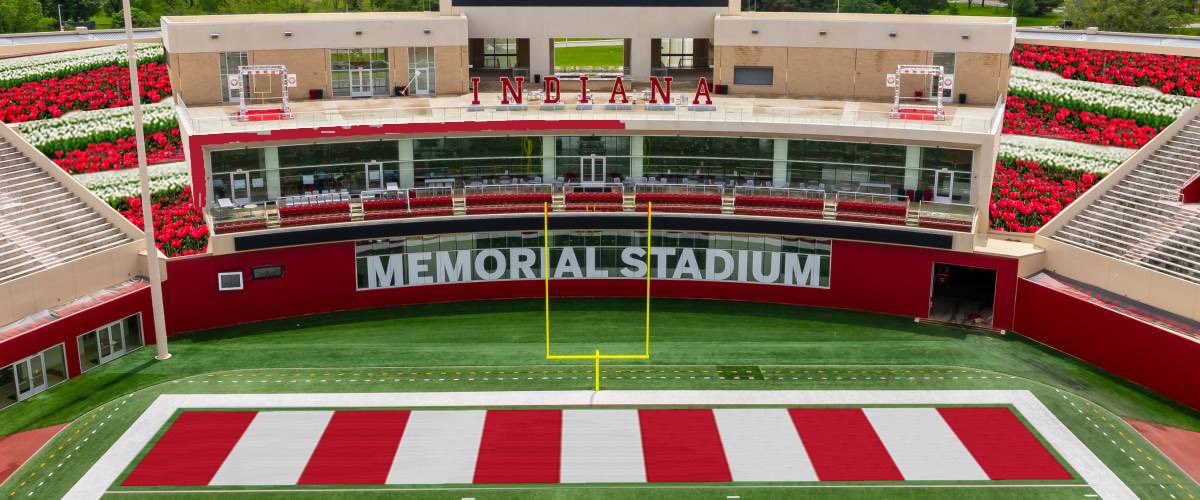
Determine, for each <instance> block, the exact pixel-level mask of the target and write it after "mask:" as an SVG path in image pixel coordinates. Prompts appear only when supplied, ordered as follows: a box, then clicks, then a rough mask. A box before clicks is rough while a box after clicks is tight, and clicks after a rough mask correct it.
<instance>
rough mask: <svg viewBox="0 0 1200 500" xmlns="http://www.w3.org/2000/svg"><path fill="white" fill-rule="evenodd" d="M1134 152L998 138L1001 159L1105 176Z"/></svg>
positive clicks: (1039, 139) (1018, 137)
mask: <svg viewBox="0 0 1200 500" xmlns="http://www.w3.org/2000/svg"><path fill="white" fill-rule="evenodd" d="M1135 151H1136V150H1134V149H1125V148H1115V147H1109V146H1093V145H1091V144H1081V143H1078V142H1071V141H1060V140H1057V139H1046V138H1042V137H1030V136H1023V135H1005V136H1002V137H1001V138H1000V150H999V151H998V152H997V153H996V157H997V158H998V159H1001V160H1007V161H1017V160H1028V161H1033V162H1036V163H1039V164H1041V165H1045V166H1048V167H1053V168H1055V169H1057V170H1063V171H1077V172H1080V173H1082V172H1092V173H1101V174H1106V173H1108V172H1111V171H1113V169H1115V168H1117V167H1119V166H1121V163H1123V162H1124V161H1125V160H1126V159H1127V158H1129V157H1130V156H1132V155H1133V153H1134V152H1135Z"/></svg>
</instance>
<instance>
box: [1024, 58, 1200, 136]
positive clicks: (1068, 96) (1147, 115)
mask: <svg viewBox="0 0 1200 500" xmlns="http://www.w3.org/2000/svg"><path fill="white" fill-rule="evenodd" d="M1008 92H1009V94H1012V95H1016V96H1021V97H1025V98H1029V99H1037V100H1039V101H1044V102H1048V103H1050V104H1054V105H1058V106H1061V107H1064V108H1070V109H1074V110H1077V111H1090V112H1092V113H1100V114H1103V115H1106V116H1108V117H1110V118H1114V117H1115V118H1129V119H1133V120H1137V122H1138V124H1140V125H1150V126H1154V127H1165V126H1167V125H1170V124H1171V122H1174V121H1175V118H1177V117H1179V115H1181V114H1183V112H1184V111H1187V110H1188V108H1191V107H1192V106H1195V105H1196V104H1197V103H1200V99H1196V98H1194V97H1188V96H1178V95H1169V94H1163V93H1162V92H1160V91H1159V90H1158V89H1153V88H1147V87H1126V86H1123V85H1113V84H1107V83H1096V82H1085V81H1080V80H1068V79H1066V78H1063V77H1061V76H1058V75H1057V74H1054V73H1049V72H1046V71H1034V70H1030V69H1025V68H1012V75H1011V76H1010V77H1009V79H1008Z"/></svg>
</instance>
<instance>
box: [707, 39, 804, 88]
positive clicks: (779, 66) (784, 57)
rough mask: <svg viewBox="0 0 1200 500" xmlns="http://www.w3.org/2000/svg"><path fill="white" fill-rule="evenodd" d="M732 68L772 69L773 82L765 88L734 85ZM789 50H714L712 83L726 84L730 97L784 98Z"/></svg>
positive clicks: (729, 48) (737, 48)
mask: <svg viewBox="0 0 1200 500" xmlns="http://www.w3.org/2000/svg"><path fill="white" fill-rule="evenodd" d="M734 66H772V67H774V68H775V75H774V81H773V82H772V84H771V85H770V86H766V85H734V84H733V68H734ZM787 68H788V49H787V48H786V47H717V57H716V67H715V68H714V70H713V80H714V81H716V83H718V84H725V85H729V92H730V93H731V94H735V95H740V94H745V95H783V94H785V93H787V81H788V76H787Z"/></svg>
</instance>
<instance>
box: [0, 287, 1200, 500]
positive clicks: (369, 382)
mask: <svg viewBox="0 0 1200 500" xmlns="http://www.w3.org/2000/svg"><path fill="white" fill-rule="evenodd" d="M542 307H543V304H542V302H541V301H538V300H521V301H495V302H475V303H457V304H439V305H425V306H405V307H397V308H388V309H378V310H369V311H355V312H345V313H335V314H328V315H321V316H310V317H300V318H290V319H286V320H278V321H269V322H263V323H255V324H248V325H241V326H235V327H229V328H223V329H217V330H212V331H207V332H195V333H191V334H187V335H182V336H177V337H173V338H172V339H171V343H170V347H171V352H172V353H173V354H174V357H173V358H172V359H170V360H168V361H163V362H156V361H154V360H153V354H154V352H153V349H152V348H146V349H142V350H140V351H137V352H134V353H132V354H129V355H127V356H125V357H123V358H120V359H118V360H115V361H113V362H111V363H109V364H106V365H104V366H101V367H98V368H96V369H94V370H91V371H89V372H88V373H87V374H85V375H83V376H81V377H77V378H76V379H74V380H71V381H69V382H67V383H65V384H63V385H60V386H58V387H55V388H52V389H50V390H49V391H47V392H45V393H43V394H40V395H38V396H35V397H34V398H32V399H31V400H29V401H26V402H23V403H20V404H17V405H13V406H11V407H9V408H7V409H5V410H3V411H0V434H7V433H11V432H15V431H19V430H27V429H32V428H37V427H43V426H46V425H51V424H55V423H62V422H68V421H74V422H73V423H72V425H71V427H68V428H67V430H66V431H64V433H63V434H60V436H59V437H58V438H56V440H55V441H52V442H51V443H50V447H49V448H48V449H47V450H46V451H44V452H43V453H42V454H41V455H39V456H38V457H36V459H35V460H34V461H33V462H31V464H30V465H27V466H26V468H24V469H22V471H20V472H19V473H18V474H17V475H15V476H14V478H13V479H12V480H10V481H9V482H8V483H6V484H4V488H8V489H11V491H15V492H17V494H18V495H25V494H26V491H25V490H24V488H35V485H37V484H38V482H37V481H34V480H35V479H37V477H36V474H37V472H38V470H37V469H34V470H30V469H31V468H32V467H37V466H42V464H45V465H44V466H45V467H54V466H55V461H56V460H62V456H61V455H58V456H54V453H55V452H56V451H57V452H58V453H65V452H66V451H70V450H71V448H70V447H71V446H76V447H79V446H80V444H79V442H78V441H75V442H72V441H70V439H72V438H74V437H81V436H88V437H90V438H91V443H90V445H87V446H83V447H81V448H77V449H75V450H74V452H73V453H72V455H73V456H74V457H75V458H73V459H72V460H73V461H67V462H62V463H64V464H65V465H63V469H62V470H61V471H60V475H59V476H58V477H60V478H62V479H56V481H53V482H48V483H47V484H46V485H45V486H40V487H39V488H44V489H41V490H39V491H38V494H42V493H52V494H61V493H62V492H65V488H66V487H68V486H69V484H70V482H72V480H70V479H68V478H71V477H78V475H79V474H82V472H83V471H84V470H86V467H87V466H88V464H90V460H94V459H95V458H96V457H98V456H99V454H100V453H102V452H103V449H104V448H105V447H106V446H107V445H106V443H109V442H111V441H112V440H115V439H116V437H117V436H118V435H119V431H120V430H121V429H124V428H125V427H126V426H128V424H129V423H131V422H132V420H133V419H134V418H136V416H137V415H138V414H140V411H141V409H142V408H144V407H145V406H146V405H148V404H149V403H150V402H151V401H152V400H153V398H154V397H156V396H157V395H158V394H162V393H183V392H191V393H204V392H265V393H282V392H336V391H394V392H402V391H453V390H540V389H589V388H590V387H591V385H592V381H591V379H590V375H591V369H592V367H591V363H590V361H583V362H562V361H553V362H548V361H546V360H545V359H544V353H545V351H544V349H545V344H544V336H543V335H544V330H543V324H544V323H543V321H544V316H543V313H542ZM215 313H218V314H219V312H215ZM551 319H552V326H553V335H554V347H555V350H556V351H559V349H561V350H563V351H573V350H581V351H584V352H592V349H594V348H601V349H604V350H605V351H606V352H607V351H608V350H609V349H612V350H627V349H628V350H632V349H637V348H640V347H641V345H640V343H639V342H640V339H641V335H642V334H643V332H644V320H645V316H644V303H643V302H642V301H640V300H620V299H571V300H567V299H555V300H554V301H553V302H552V313H551ZM651 322H652V338H651V359H650V360H649V361H645V362H642V361H620V362H611V363H607V364H606V366H605V368H604V369H605V371H604V380H603V382H604V387H605V388H607V389H712V388H717V389H848V388H850V389H880V388H885V389H931V390H933V389H1027V390H1031V391H1033V392H1034V393H1035V394H1036V395H1038V397H1039V398H1040V399H1041V400H1042V401H1043V402H1044V403H1045V404H1047V406H1049V407H1050V408H1051V410H1052V411H1054V412H1055V414H1056V415H1058V416H1059V418H1060V419H1063V421H1064V423H1066V424H1067V425H1068V426H1069V427H1070V428H1071V429H1072V430H1073V431H1074V432H1076V434H1077V435H1079V437H1080V438H1081V439H1082V440H1084V442H1085V443H1086V444H1087V445H1088V446H1089V447H1091V448H1092V449H1093V450H1094V451H1095V452H1096V453H1097V455H1098V456H1100V457H1101V459H1102V460H1104V461H1105V462H1106V463H1109V464H1110V466H1113V467H1116V468H1117V469H1115V470H1116V471H1117V472H1118V474H1120V475H1122V478H1123V479H1125V480H1126V482H1127V484H1130V486H1131V487H1132V488H1134V489H1135V491H1138V492H1142V493H1144V492H1151V491H1155V490H1156V489H1158V488H1162V487H1177V488H1180V489H1181V491H1185V492H1197V493H1200V490H1197V489H1196V488H1195V484H1194V483H1193V482H1191V481H1189V480H1187V479H1186V476H1183V475H1182V474H1181V473H1180V472H1179V471H1178V470H1177V469H1175V468H1173V466H1170V465H1169V464H1168V463H1167V462H1165V461H1164V460H1163V459H1162V457H1161V455H1159V454H1158V453H1157V452H1156V451H1153V448H1152V447H1150V446H1149V445H1148V444H1147V443H1146V442H1145V441H1144V440H1142V438H1141V437H1140V436H1138V435H1136V433H1133V432H1132V431H1130V430H1129V428H1128V426H1127V425H1125V424H1124V423H1123V422H1121V421H1120V419H1119V418H1116V416H1115V415H1114V414H1113V413H1115V414H1116V415H1120V416H1124V417H1133V418H1138V419H1143V420H1149V421H1154V422H1160V423H1164V424H1167V425H1172V426H1176V427H1182V428H1187V429H1200V418H1198V416H1197V414H1196V413H1194V412H1190V411H1188V410H1186V409H1183V408H1182V407H1180V406H1178V405H1175V404H1173V403H1170V402H1169V401H1166V400H1163V399H1161V398H1158V397H1156V396H1154V395H1152V394H1150V393H1148V392H1146V391H1144V390H1143V389H1141V388H1138V387H1136V386H1133V385H1131V384H1129V383H1126V382H1123V381H1121V380H1119V379H1116V378H1113V377H1111V376H1108V375H1107V374H1105V373H1103V372H1101V371H1099V370H1097V369H1095V368H1092V367H1090V366H1088V365H1086V364H1083V363H1081V362H1078V361H1076V360H1074V359H1071V358H1069V357H1066V356H1063V355H1061V354H1058V353H1055V352H1053V351H1050V350H1048V349H1045V348H1043V347H1041V346H1039V345H1037V344H1034V343H1032V342H1029V341H1027V340H1024V339H1022V338H1020V337H1019V336H1015V335H1007V336H1001V335H997V334H991V333H982V332H969V331H965V330H960V329H957V328H950V327H943V326H934V325H927V324H919V323H915V322H913V320H912V319H910V318H901V317H893V316H885V315H876V314H865V313H856V312H849V311H839V310H828V309H812V308H802V307H791V306H779V305H768V304H753V303H735V302H706V301H675V300H655V301H654V303H653V313H652V315H651ZM595 339H599V340H600V345H595V344H596V343H595V342H593V340H595ZM559 352H561V351H559ZM746 372H749V373H750V374H751V375H752V376H750V377H746V376H742V375H745V374H746ZM735 373H740V374H741V375H734V374H735ZM689 375H690V376H689ZM735 376H736V378H734V377H735ZM139 389H144V390H139ZM1110 411H1111V412H1113V413H1110ZM1076 412H1077V413H1078V415H1075V413H1076ZM1085 417H1087V418H1085ZM100 422H107V423H109V424H110V425H108V426H107V427H104V428H103V429H101V428H99V427H97V426H92V427H90V428H89V425H90V424H89V423H100ZM1100 423H1103V425H1104V426H1105V427H1101V426H1100V425H1092V424H1100ZM97 425H100V424H97ZM1092 427H1095V430H1094V431H1093V429H1092ZM94 431H100V432H99V433H98V434H89V433H91V432H94ZM1105 432H1108V433H1105ZM1102 433H1104V434H1103V435H1101V434H1102ZM1110 434H1111V435H1110ZM1118 434H1119V436H1118ZM1118 437H1119V439H1125V440H1128V444H1127V445H1126V444H1124V443H1117V442H1116V439H1118ZM1110 440H1111V441H1113V442H1114V445H1113V447H1110V446H1109V444H1108V443H1109V441H1110ZM1118 444H1120V446H1117V445H1118ZM1126 448H1128V449H1129V452H1130V453H1129V455H1130V456H1126V455H1125V452H1126ZM1118 450H1119V451H1118ZM1133 450H1136V452H1137V453H1134V451H1133ZM1127 460H1128V461H1135V460H1136V461H1135V462H1133V463H1132V464H1131V463H1130V462H1127ZM1143 460H1144V461H1143ZM34 463H36V464H38V465H33V464H34ZM1135 465H1145V466H1149V467H1160V466H1164V465H1165V466H1166V469H1164V470H1168V471H1170V472H1166V473H1162V474H1167V476H1165V477H1164V476H1162V475H1159V476H1156V478H1153V479H1148V478H1146V477H1142V476H1139V475H1138V473H1137V472H1136V471H1134V470H1133V469H1132V468H1133V467H1134V466H1135ZM28 474H34V476H32V477H31V476H28ZM23 476H24V479H23ZM1167 478H1169V479H1167ZM22 481H24V482H25V483H26V484H24V485H22V486H17V485H18V484H20V483H21V482H22ZM1164 483H1165V484H1164ZM564 491H566V490H562V489H555V490H544V493H545V495H547V496H558V495H561V494H563V492H564ZM838 491H839V493H838V496H839V497H843V498H856V497H858V496H860V495H861V496H865V495H869V494H871V493H872V491H874V494H875V495H878V494H879V491H878V490H871V489H864V490H862V491H859V490H856V489H845V490H840V489H839V490H838ZM1032 491H1033V490H1024V489H1018V490H1007V491H1006V490H998V491H993V490H991V489H987V488H982V489H977V488H972V489H970V490H969V492H970V493H971V496H972V497H973V498H979V497H980V496H979V495H984V496H985V497H987V496H992V495H995V496H997V497H1014V496H1022V495H1026V496H1027V495H1029V494H1030V493H1032ZM1036 491H1037V493H1036V495H1034V496H1037V497H1038V498H1058V497H1066V496H1073V497H1078V496H1079V495H1080V494H1082V493H1086V492H1089V491H1090V490H1087V491H1080V490H1079V489H1077V488H1075V489H1072V488H1062V489H1057V488H1039V489H1037V490H1036ZM30 492H32V491H30ZM727 492H732V493H727ZM739 492H740V493H744V494H753V495H755V496H761V495H762V493H763V492H762V491H757V492H756V491H755V490H752V489H739V488H723V489H721V490H720V494H738V493H739ZM822 492H825V493H826V494H827V493H828V491H827V490H823V489H817V490H811V491H810V490H788V495H789V496H793V495H805V494H813V495H816V494H821V493H822ZM0 493H4V494H7V493H9V490H7V489H6V490H4V491H2V492H0ZM443 493H444V492H443ZM491 493H497V494H500V493H502V492H498V491H497V492H491ZM491 493H489V497H490V496H491ZM524 493H530V492H529V491H525V492H524ZM575 493H577V494H579V495H581V496H588V495H591V496H596V492H594V491H593V492H589V491H584V490H580V491H577V492H575ZM606 493H607V494H608V495H606V497H612V496H609V495H615V496H617V497H622V496H636V495H639V494H643V495H644V494H646V493H647V490H644V489H642V490H613V491H608V492H606ZM626 493H628V495H626ZM658 493H662V494H669V495H674V494H676V493H678V494H679V495H680V496H683V495H686V494H689V493H691V494H694V493H696V490H667V491H661V492H656V494H658ZM893 493H897V492H896V491H891V490H890V491H888V495H889V496H892V497H896V495H894V494H893ZM932 493H934V491H932V490H927V489H914V490H904V493H897V494H900V495H902V496H905V497H909V498H918V497H924V496H928V495H930V494H932ZM936 493H937V494H938V496H943V494H946V495H949V496H954V495H955V494H957V492H956V491H953V490H937V491H936ZM435 496H436V495H435ZM467 496H471V495H467ZM535 496H540V495H535ZM572 496H574V495H572ZM1181 498H1186V496H1183V497H1181Z"/></svg>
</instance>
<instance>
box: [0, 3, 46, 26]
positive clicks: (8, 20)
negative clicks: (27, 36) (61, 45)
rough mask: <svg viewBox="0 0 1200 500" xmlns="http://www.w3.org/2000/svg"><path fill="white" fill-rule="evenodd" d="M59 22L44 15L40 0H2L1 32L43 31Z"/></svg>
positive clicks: (0, 7) (0, 14)
mask: <svg viewBox="0 0 1200 500" xmlns="http://www.w3.org/2000/svg"><path fill="white" fill-rule="evenodd" d="M57 24H58V23H57V22H56V21H54V20H52V19H50V18H47V17H44V16H42V6H41V5H40V4H39V3H38V0H0V33H26V32H29V31H41V30H43V29H46V28H47V27H48V25H50V26H56V25H57Z"/></svg>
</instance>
